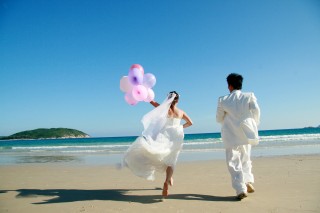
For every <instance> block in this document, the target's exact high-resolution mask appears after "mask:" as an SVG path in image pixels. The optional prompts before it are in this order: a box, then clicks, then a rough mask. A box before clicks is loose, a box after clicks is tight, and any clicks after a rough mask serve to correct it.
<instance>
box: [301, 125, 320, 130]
mask: <svg viewBox="0 0 320 213" xmlns="http://www.w3.org/2000/svg"><path fill="white" fill-rule="evenodd" d="M316 128H320V125H319V126H307V127H304V129H316Z"/></svg>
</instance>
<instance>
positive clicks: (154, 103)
mask: <svg viewBox="0 0 320 213" xmlns="http://www.w3.org/2000/svg"><path fill="white" fill-rule="evenodd" d="M150 104H151V105H152V106H154V107H157V106H159V105H160V104H158V103H157V102H155V101H150Z"/></svg>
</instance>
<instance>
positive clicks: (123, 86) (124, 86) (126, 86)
mask: <svg viewBox="0 0 320 213" xmlns="http://www.w3.org/2000/svg"><path fill="white" fill-rule="evenodd" d="M132 87H133V86H132V84H131V83H130V81H129V78H128V76H123V77H122V78H121V79H120V90H121V91H122V92H129V91H131V90H132Z"/></svg>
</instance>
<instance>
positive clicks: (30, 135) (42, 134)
mask: <svg viewBox="0 0 320 213" xmlns="http://www.w3.org/2000/svg"><path fill="white" fill-rule="evenodd" d="M88 137H90V136H89V135H88V134H86V133H84V132H81V131H79V130H76V129H68V128H51V129H45V128H40V129H34V130H28V131H22V132H18V133H15V134H13V135H10V136H5V137H0V140H19V139H20V140H27V139H59V138H88Z"/></svg>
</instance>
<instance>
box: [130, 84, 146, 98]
mask: <svg viewBox="0 0 320 213" xmlns="http://www.w3.org/2000/svg"><path fill="white" fill-rule="evenodd" d="M132 96H133V98H134V99H135V100H136V101H143V100H144V99H146V98H147V97H148V91H147V88H146V87H144V86H142V85H136V86H134V87H133V88H132Z"/></svg>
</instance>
